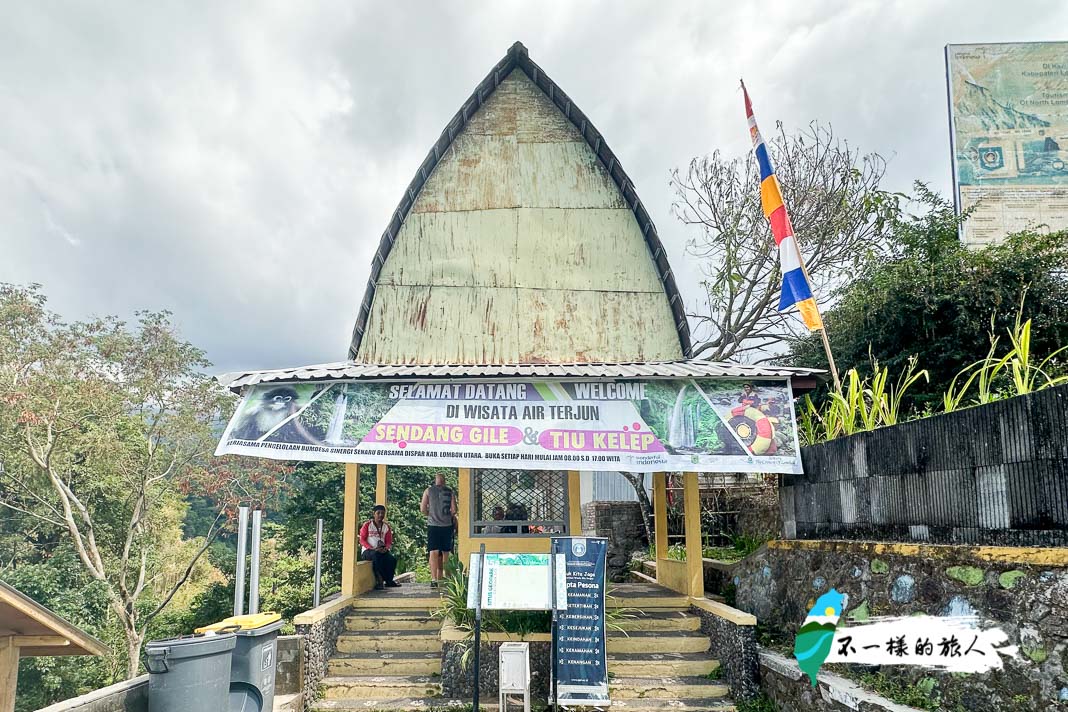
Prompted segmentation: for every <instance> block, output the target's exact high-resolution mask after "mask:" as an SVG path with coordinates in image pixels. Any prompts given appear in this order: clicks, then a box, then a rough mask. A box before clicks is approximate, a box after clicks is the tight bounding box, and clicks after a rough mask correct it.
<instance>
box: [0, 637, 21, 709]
mask: <svg viewBox="0 0 1068 712" xmlns="http://www.w3.org/2000/svg"><path fill="white" fill-rule="evenodd" d="M18 680H19V649H18V646H16V645H15V639H14V637H13V636H7V637H2V638H0V712H13V710H14V709H15V684H16V683H17V682H18Z"/></svg>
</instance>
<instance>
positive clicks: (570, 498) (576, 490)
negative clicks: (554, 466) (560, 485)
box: [567, 470, 582, 536]
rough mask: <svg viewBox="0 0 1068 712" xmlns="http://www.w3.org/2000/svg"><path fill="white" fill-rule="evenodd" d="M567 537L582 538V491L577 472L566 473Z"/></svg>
mask: <svg viewBox="0 0 1068 712" xmlns="http://www.w3.org/2000/svg"><path fill="white" fill-rule="evenodd" d="M567 514H568V535H569V536H582V491H581V489H580V487H579V472H578V470H568V471H567Z"/></svg>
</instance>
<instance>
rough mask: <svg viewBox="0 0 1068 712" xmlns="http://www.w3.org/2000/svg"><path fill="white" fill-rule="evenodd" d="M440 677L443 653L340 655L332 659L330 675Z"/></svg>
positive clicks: (363, 653) (364, 653)
mask: <svg viewBox="0 0 1068 712" xmlns="http://www.w3.org/2000/svg"><path fill="white" fill-rule="evenodd" d="M387 672H388V673H389V674H390V675H440V674H441V653H440V652H431V653H374V652H360V653H338V654H336V655H334V657H332V658H330V662H329V668H328V673H329V674H330V675H335V676H340V677H347V676H354V675H384V674H386V673H387Z"/></svg>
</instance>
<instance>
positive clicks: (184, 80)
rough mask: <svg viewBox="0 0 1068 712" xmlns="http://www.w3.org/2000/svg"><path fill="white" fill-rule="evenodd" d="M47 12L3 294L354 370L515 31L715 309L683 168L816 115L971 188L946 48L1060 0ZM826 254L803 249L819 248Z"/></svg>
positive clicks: (28, 14)
mask: <svg viewBox="0 0 1068 712" xmlns="http://www.w3.org/2000/svg"><path fill="white" fill-rule="evenodd" d="M1024 4H1025V3H1011V4H1009V3H1002V2H993V1H989V0H988V1H986V2H964V1H954V2H949V1H943V2H925V3H918V2H896V3H895V2H848V3H847V2H828V1H826V0H824V1H822V2H812V3H788V2H762V3H728V2H715V3H712V2H672V3H655V4H654V3H637V2H602V3H573V2H556V3H532V2H527V3H509V2H493V3H476V2H448V3H432V2H425V3H390V4H386V3H349V2H325V3H322V2H308V3H299V4H291V3H289V4H286V3H280V4H270V3H258V4H254V5H227V4H218V3H200V4H197V3H177V2H174V3H150V4H145V3H112V4H104V3H88V2H85V3H63V4H45V3H22V4H16V5H14V6H13V7H11V8H8V9H7V10H6V17H5V22H4V23H3V25H2V26H0V250H2V251H0V280H4V281H15V282H31V281H35V282H41V283H43V284H44V285H45V289H46V291H47V293H48V294H49V295H50V297H51V298H52V306H53V308H55V309H56V310H58V311H60V312H61V313H62V314H64V315H65V316H67V317H68V318H81V317H85V316H88V315H90V314H105V313H117V314H120V315H123V316H127V317H128V316H130V315H131V314H132V313H133V311H135V310H137V309H141V308H166V309H170V310H172V311H174V312H175V314H176V319H177V321H178V322H179V324H180V325H181V328H182V330H183V334H184V335H185V336H186V338H188V339H189V340H191V341H193V342H194V343H196V344H198V345H200V346H201V347H203V348H205V349H207V351H208V354H209V357H210V358H211V359H212V360H213V361H214V362H215V363H216V366H217V368H218V369H219V370H236V369H239V368H245V367H276V366H285V365H296V364H304V363H312V362H318V361H329V360H336V359H340V358H342V357H343V356H344V354H345V348H346V345H347V343H348V335H349V331H350V329H351V326H352V323H353V321H354V319H355V316H356V305H357V303H358V301H359V299H360V298H361V297H362V294H363V288H364V283H365V281H366V275H367V270H368V266H369V264H370V258H371V255H372V253H373V250H374V248H375V246H376V244H377V242H378V239H379V235H380V234H381V230H382V228H383V226H384V225H385V224H386V222H387V220H388V217H389V215H390V213H391V212H392V211H393V209H394V207H395V206H396V203H397V200H398V198H399V197H400V195H401V192H402V191H403V189H404V188H405V187H406V185H407V183H408V181H409V180H410V179H411V176H412V175H413V173H414V171H415V169H416V167H417V166H418V164H419V162H420V161H421V160H422V158H423V156H424V155H425V152H426V151H427V149H428V148H429V147H430V145H431V143H432V142H433V141H434V139H435V138H436V137H437V136H438V134H439V133H440V131H441V130H442V128H443V127H444V125H445V122H446V121H447V120H448V118H449V117H450V116H451V115H452V113H453V112H455V111H456V109H457V107H459V105H460V103H461V102H462V101H463V100H464V99H465V98H466V97H467V96H468V94H469V93H470V91H471V90H472V88H473V87H474V86H475V84H476V83H477V82H478V81H479V80H480V79H481V78H482V77H483V76H484V75H485V73H486V72H487V71H488V70H489V68H490V67H491V66H492V64H493V63H494V62H496V61H497V60H498V59H499V58H500V57H501V56H502V55H503V54H504V52H505V50H506V49H507V48H508V46H509V45H510V44H511V43H512V42H513V41H515V40H517V39H519V40H521V41H523V42H524V43H525V44H526V45H527V46H528V48H529V49H530V52H531V56H532V57H533V58H534V60H535V61H536V62H538V63H539V64H541V65H542V66H543V67H545V69H546V70H547V71H548V72H549V73H550V74H551V75H552V76H553V78H554V79H555V80H556V81H557V82H559V83H560V84H561V86H563V87H564V88H565V89H566V90H567V91H568V93H569V94H570V95H571V96H572V97H573V98H574V99H575V100H576V102H577V103H578V104H579V105H581V106H582V108H583V110H584V111H585V112H586V113H587V114H588V115H589V116H590V117H591V118H592V119H593V121H594V122H595V123H596V124H597V126H598V128H599V129H600V130H601V131H602V132H603V133H604V135H605V136H606V138H607V139H608V141H609V142H610V143H611V145H612V147H613V149H614V150H615V152H616V153H617V154H618V155H619V156H620V157H621V160H622V161H623V163H624V165H625V166H626V168H627V171H628V172H629V173H630V175H631V177H632V178H633V179H634V180H635V182H636V184H637V187H638V190H639V193H640V194H641V195H642V198H643V201H644V202H645V204H646V206H647V207H648V208H649V210H650V211H651V212H652V214H653V216H654V219H655V220H656V223H657V226H658V228H659V230H660V232H661V236H662V238H663V240H664V242H665V244H666V245H667V246H668V249H669V250H670V252H671V257H672V263H673V265H674V266H675V270H676V272H677V273H678V274H679V275H680V276H681V278H680V282H681V288H682V290H683V294H684V296H686V298H687V299H688V300H689V301H691V302H692V301H694V300H696V299H697V297H698V291H697V284H696V275H697V270H696V267H695V265H693V264H692V263H691V261H690V260H689V259H687V258H686V256H685V254H684V245H685V240H686V238H687V232H686V230H685V229H684V228H683V227H682V226H681V225H679V224H678V223H677V222H676V221H675V220H674V219H673V218H672V217H671V215H670V204H671V198H672V194H671V190H670V188H669V186H668V177H669V173H670V170H671V169H672V168H674V167H676V166H680V165H684V164H685V163H686V162H687V161H688V160H689V159H690V158H691V157H693V156H694V155H698V154H703V153H708V152H710V151H711V150H713V149H715V148H721V149H723V150H725V151H727V152H729V153H734V154H742V153H744V152H745V151H747V150H748V135H747V133H746V130H745V124H744V117H743V115H742V108H741V97H740V94H739V92H738V91H737V80H738V77H739V76H742V75H744V76H745V77H746V79H747V83H748V85H749V86H750V90H751V92H752V93H753V98H754V101H755V103H756V109H757V112H758V118H759V119H760V120H761V122H762V123H763V124H765V125H766V126H771V125H773V123H774V121H775V120H777V119H780V120H783V121H784V122H785V124H786V125H787V127H788V128H796V127H798V126H802V125H804V124H806V123H807V122H808V121H809V120H811V119H813V118H819V119H821V120H827V121H831V122H833V123H834V125H835V127H836V129H837V131H838V132H839V133H840V134H841V135H842V136H844V137H847V138H848V139H849V140H850V141H851V142H852V143H854V144H855V145H857V146H859V147H861V148H862V149H864V150H870V151H878V152H880V153H882V154H884V155H888V156H892V157H893V159H892V161H891V164H890V174H889V180H890V183H891V185H890V187H892V188H895V189H906V188H907V187H908V186H909V184H910V183H911V181H912V180H913V179H917V178H918V179H922V180H926V181H929V182H931V183H932V184H933V185H934V186H935V187H937V188H939V189H941V190H943V191H948V189H949V158H948V155H949V149H948V144H947V139H946V131H947V129H946V116H945V96H944V91H945V90H944V75H943V65H942V47H943V45H944V44H946V43H947V42H970V41H1025V40H1037V39H1059V38H1057V37H1052V36H1050V35H1049V31H1048V30H1047V29H1046V28H1055V27H1068V8H1066V7H1065V6H1064V5H1063V3H1060V2H1033V3H1026V5H1027V7H1028V11H1027V12H1024V11H1022V10H1021V7H1022V6H1023V5H1024ZM802 239H803V236H802Z"/></svg>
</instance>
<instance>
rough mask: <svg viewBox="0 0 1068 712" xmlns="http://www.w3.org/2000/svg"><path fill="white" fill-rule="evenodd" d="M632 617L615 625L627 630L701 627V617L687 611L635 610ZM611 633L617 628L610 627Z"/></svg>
mask: <svg viewBox="0 0 1068 712" xmlns="http://www.w3.org/2000/svg"><path fill="white" fill-rule="evenodd" d="M630 615H631V616H632V617H628V618H623V619H620V620H617V621H616V622H615V625H618V626H619V627H620V628H622V629H623V630H625V631H627V632H632V631H640V630H658V631H678V630H682V631H694V630H700V629H701V619H700V618H698V617H697V616H695V615H692V614H690V613H688V612H686V611H649V612H643V611H633V612H631V614H630ZM608 630H609V633H615V630H614V629H612V628H609V629H608Z"/></svg>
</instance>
